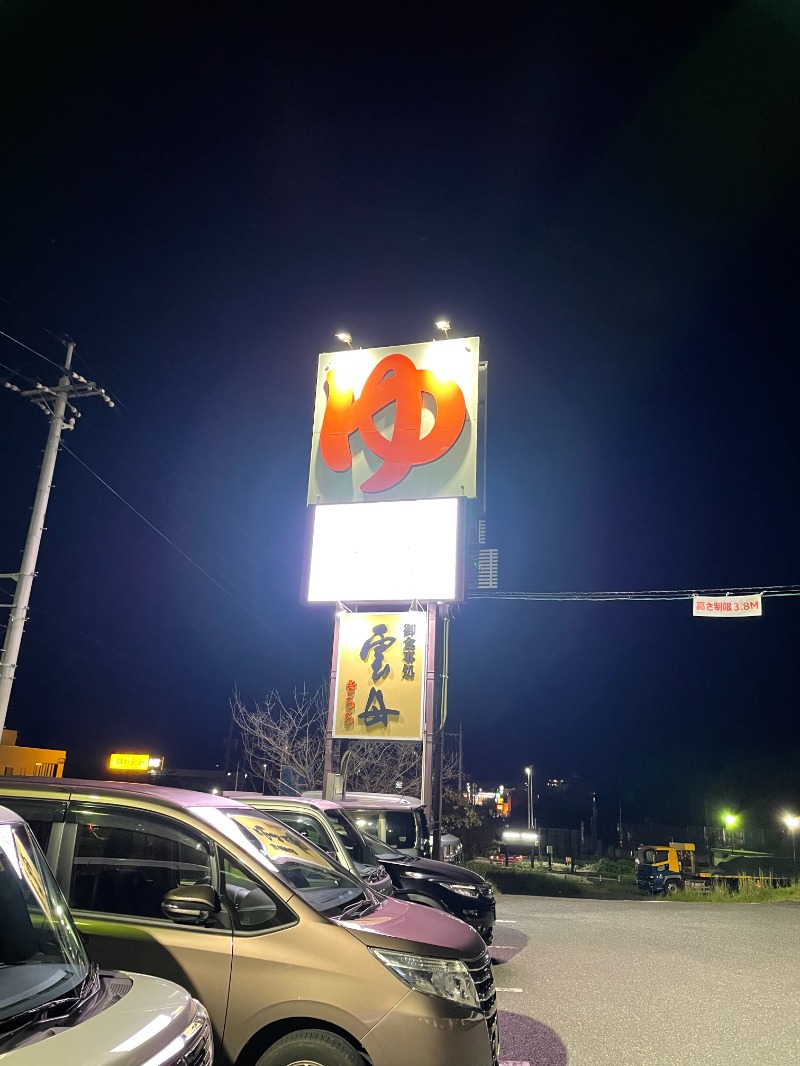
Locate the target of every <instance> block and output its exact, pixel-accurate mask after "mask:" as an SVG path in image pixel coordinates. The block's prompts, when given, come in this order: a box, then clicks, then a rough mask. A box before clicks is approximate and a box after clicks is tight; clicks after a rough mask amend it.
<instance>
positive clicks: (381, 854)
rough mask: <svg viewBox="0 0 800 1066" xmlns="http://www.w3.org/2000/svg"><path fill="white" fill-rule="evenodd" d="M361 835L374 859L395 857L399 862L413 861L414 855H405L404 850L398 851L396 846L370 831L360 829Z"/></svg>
mask: <svg viewBox="0 0 800 1066" xmlns="http://www.w3.org/2000/svg"><path fill="white" fill-rule="evenodd" d="M361 835H362V836H363V838H364V840H365V841H366V845H367V847H368V848H369V850H370V853H371V855H372V857H373V858H374V859H380V860H381V861H383V860H384V859H396V860H399V861H400V862H413V861H414V859H415V858H416V856H414V855H406V854H405V852H402V851H398V850H397V848H393V847H392V846H391V844H387V843H386V842H385V841H383V840H380V839H379V838H378V837H374V836H373V835H372V833H365V832H364V831H363V830H362V831H361Z"/></svg>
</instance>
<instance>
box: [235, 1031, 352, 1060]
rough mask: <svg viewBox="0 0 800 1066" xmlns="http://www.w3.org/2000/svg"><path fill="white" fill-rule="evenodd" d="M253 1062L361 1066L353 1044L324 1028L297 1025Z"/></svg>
mask: <svg viewBox="0 0 800 1066" xmlns="http://www.w3.org/2000/svg"><path fill="white" fill-rule="evenodd" d="M256 1066H364V1059H363V1057H362V1056H361V1055H359V1053H358V1052H357V1051H356V1049H355V1048H354V1047H353V1046H352V1044H348V1043H347V1041H346V1040H343V1039H342V1038H341V1037H340V1036H337V1035H336V1034H335V1033H329V1032H327V1031H326V1030H324V1029H300V1030H299V1031H298V1032H296V1033H289V1034H288V1036H284V1037H281V1039H280V1040H277V1041H276V1042H275V1043H274V1044H273V1045H272V1047H271V1048H268V1049H267V1050H266V1051H265V1052H264V1054H263V1055H262V1056H261V1058H260V1059H259V1060H258V1062H257V1063H256Z"/></svg>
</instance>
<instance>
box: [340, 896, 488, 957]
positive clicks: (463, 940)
mask: <svg viewBox="0 0 800 1066" xmlns="http://www.w3.org/2000/svg"><path fill="white" fill-rule="evenodd" d="M340 924H341V925H342V926H344V927H345V928H346V929H349V930H350V932H351V933H353V935H354V936H356V937H357V938H358V939H359V940H360V941H361V942H362V943H363V944H367V945H368V946H370V947H379V948H385V949H395V950H398V951H410V952H417V953H419V952H422V953H423V954H426V955H436V956H440V957H445V958H459V959H473V958H475V957H476V956H478V955H480V954H481V953H482V952H483V951H484V943H483V941H482V940H481V938H480V937H479V936H478V934H477V933H476V932H475V930H474V929H472V928H471V927H470V926H469V925H467V924H466V923H465V922H462V921H460V920H459V919H458V918H454V917H453V916H452V915H450V914H446V913H445V912H444V911H439V910H435V909H434V908H433V907H423V906H422V905H421V904H418V903H407V902H406V901H405V900H400V899H396V898H395V897H394V896H390V897H387V898H385V899H383V900H381V902H380V903H379V904H378V906H377V907H376V908H375V910H374V911H372V912H371V913H370V914H367V915H365V916H364V917H363V918H355V919H353V920H351V921H342V922H341V923H340Z"/></svg>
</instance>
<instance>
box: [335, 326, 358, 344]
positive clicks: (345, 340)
mask: <svg viewBox="0 0 800 1066" xmlns="http://www.w3.org/2000/svg"><path fill="white" fill-rule="evenodd" d="M334 336H335V337H336V339H337V341H341V342H342V344H346V345H347V347H348V348H352V347H353V337H352V334H350V333H348V332H347V330H345V329H340V330H339V332H338V333H335V334H334Z"/></svg>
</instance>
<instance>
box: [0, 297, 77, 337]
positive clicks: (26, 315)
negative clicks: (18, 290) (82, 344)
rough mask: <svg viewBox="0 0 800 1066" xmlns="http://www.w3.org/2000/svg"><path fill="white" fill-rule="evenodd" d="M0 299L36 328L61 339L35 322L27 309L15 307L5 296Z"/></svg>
mask: <svg viewBox="0 0 800 1066" xmlns="http://www.w3.org/2000/svg"><path fill="white" fill-rule="evenodd" d="M0 300H2V302H3V303H4V304H8V306H9V307H12V308H13V309H14V310H15V311H16V312H17V314H18V315H22V317H23V318H27V320H28V321H29V322H31V323H33V325H34V326H36V327H37V328H38V329H41V330H43V331H44V332H45V333H49V335H50V336H51V337H53V338H54V339H55V340H57V341H60V340H62V338H61V337H59V336H58V335H57V334H56V333H53V331H52V330H50V329H48V328H47V326H43V325H42V323H41V322H37V321H36V319H35V318H33V316H32V315H29V314H28V312H27V311H23V310H22V308H21V307H17V305H16V304H15V303H13V302H12V301H11V300H8V299H7V298H6V297H5V296H0Z"/></svg>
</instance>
